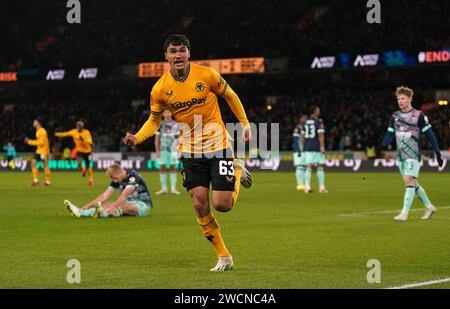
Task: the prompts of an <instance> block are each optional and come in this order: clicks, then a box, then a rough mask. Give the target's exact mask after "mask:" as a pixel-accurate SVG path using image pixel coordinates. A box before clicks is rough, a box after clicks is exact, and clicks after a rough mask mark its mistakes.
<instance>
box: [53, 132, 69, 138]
mask: <svg viewBox="0 0 450 309" xmlns="http://www.w3.org/2000/svg"><path fill="white" fill-rule="evenodd" d="M70 133H71V131H66V132H55V136H56V137H67V136H72V135H71V134H70Z"/></svg>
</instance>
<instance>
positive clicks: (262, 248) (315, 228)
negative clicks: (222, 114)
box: [0, 172, 450, 289]
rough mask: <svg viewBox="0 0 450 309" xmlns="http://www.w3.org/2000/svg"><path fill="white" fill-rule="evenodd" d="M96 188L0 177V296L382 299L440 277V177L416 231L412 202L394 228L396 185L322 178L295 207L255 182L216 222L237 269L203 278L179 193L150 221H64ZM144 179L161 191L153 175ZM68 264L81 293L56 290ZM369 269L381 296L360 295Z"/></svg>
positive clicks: (283, 191) (188, 210) (67, 179)
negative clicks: (233, 291)
mask: <svg viewBox="0 0 450 309" xmlns="http://www.w3.org/2000/svg"><path fill="white" fill-rule="evenodd" d="M95 176H96V185H95V186H94V187H88V186H87V184H86V179H84V178H81V177H80V174H79V173H54V174H53V186H52V187H50V188H46V187H42V186H41V187H36V188H32V187H30V186H29V183H30V179H31V175H30V174H29V173H1V174H0V183H1V186H0V288H215V289H222V288H382V287H392V286H400V285H404V284H408V283H413V282H425V281H430V280H436V279H442V278H449V277H450V249H449V244H450V233H449V231H450V193H449V192H450V191H449V183H450V175H449V174H437V173H435V174H426V173H423V174H421V177H420V180H421V183H422V185H423V186H424V187H425V189H426V190H427V192H428V194H429V196H430V198H431V200H432V201H433V203H434V204H435V205H436V206H437V207H438V208H439V207H440V209H439V212H438V213H437V214H436V216H435V217H433V218H432V220H430V221H422V220H420V217H421V216H422V214H423V208H422V206H421V204H420V202H419V201H418V200H417V199H416V200H415V201H414V205H413V208H412V209H413V211H412V212H411V213H410V220H409V221H407V222H394V221H393V220H392V218H393V217H394V216H395V215H397V214H398V212H399V211H400V208H401V206H402V200H403V192H404V190H403V185H402V181H401V178H400V176H399V175H398V174H370V173H368V174H332V173H328V174H326V181H327V186H328V188H329V191H330V193H329V194H318V193H313V194H310V195H305V194H304V193H303V192H299V191H296V190H295V184H294V179H295V177H294V174H293V173H262V172H261V173H254V175H253V179H254V185H253V187H252V188H251V189H249V190H246V189H243V188H242V189H241V195H240V197H239V200H238V202H237V204H236V206H235V208H234V209H233V210H232V211H231V212H229V213H226V214H222V213H218V214H216V216H217V218H218V220H219V222H220V224H221V227H222V235H223V237H224V239H225V241H226V243H227V245H228V248H229V250H230V251H231V253H232V254H233V256H234V260H235V269H234V270H233V271H230V272H227V273H210V272H209V271H208V270H209V268H211V267H212V266H214V265H215V262H216V257H215V253H214V251H213V248H212V247H211V245H210V244H209V242H208V241H207V240H206V239H205V238H204V237H203V236H202V234H201V232H200V229H199V227H198V226H197V224H196V221H195V217H194V212H193V210H192V206H191V202H190V200H189V198H188V196H187V195H186V194H185V192H184V190H182V187H181V185H179V187H178V188H179V190H180V191H183V194H182V195H181V196H153V201H154V203H155V208H154V209H153V211H152V213H151V215H150V216H148V217H141V218H131V217H123V218H118V219H97V220H94V219H86V218H85V219H75V218H74V217H71V216H70V215H69V213H68V212H67V211H66V209H64V208H63V200H64V199H70V200H71V201H73V202H74V203H76V204H78V205H82V204H83V203H84V202H87V201H88V200H90V199H91V198H93V197H95V196H96V195H97V194H98V193H100V192H102V191H103V190H104V189H105V188H106V186H107V185H108V183H109V181H108V179H107V178H106V176H105V175H104V174H103V173H97V174H96V175H95ZM144 178H145V179H146V180H147V182H148V184H149V186H150V188H151V191H152V193H154V192H155V191H157V190H158V189H159V177H158V174H157V173H144ZM179 178H180V177H179ZM179 181H180V179H179ZM313 185H314V186H313V188H314V189H316V190H317V186H316V178H315V175H314V176H313ZM70 259H78V260H79V261H80V263H81V283H80V284H68V283H67V281H66V274H67V271H68V270H69V268H67V267H66V263H67V261H68V260H70ZM370 259H377V260H379V261H380V263H381V283H380V284H369V283H367V280H366V275H367V272H368V271H369V269H368V268H367V265H366V264H367V261H368V260H370ZM425 287H426V288H449V287H450V283H448V282H447V283H441V284H434V285H429V286H425Z"/></svg>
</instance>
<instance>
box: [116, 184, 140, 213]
mask: <svg viewBox="0 0 450 309" xmlns="http://www.w3.org/2000/svg"><path fill="white" fill-rule="evenodd" d="M135 190H136V188H135V187H126V188H125V190H123V192H122V194H120V196H119V198H118V199H117V200H116V201H115V202H114V203H112V204H111V208H119V207H120V206H121V205H123V204H124V203H125V201H126V200H127V198H128V196H130V195H131V194H133V193H134V191H135Z"/></svg>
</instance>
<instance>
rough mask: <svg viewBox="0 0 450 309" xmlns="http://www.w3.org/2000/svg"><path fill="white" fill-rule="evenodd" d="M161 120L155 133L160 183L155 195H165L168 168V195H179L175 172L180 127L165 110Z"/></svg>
mask: <svg viewBox="0 0 450 309" xmlns="http://www.w3.org/2000/svg"><path fill="white" fill-rule="evenodd" d="M163 118H164V119H163V120H162V121H161V126H160V127H159V130H158V131H157V132H156V137H155V148H156V156H157V157H158V163H159V180H160V182H161V190H159V191H158V192H156V195H161V194H167V193H168V191H167V173H166V170H167V168H169V175H170V193H171V194H175V195H180V192H178V191H177V188H176V186H177V172H176V165H177V164H178V157H179V154H180V153H179V151H178V149H177V148H178V144H179V141H178V139H179V137H180V127H179V126H178V123H177V122H176V121H175V120H173V119H172V113H171V112H170V111H169V110H168V109H166V110H164V112H163Z"/></svg>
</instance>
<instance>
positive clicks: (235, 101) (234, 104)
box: [222, 86, 252, 142]
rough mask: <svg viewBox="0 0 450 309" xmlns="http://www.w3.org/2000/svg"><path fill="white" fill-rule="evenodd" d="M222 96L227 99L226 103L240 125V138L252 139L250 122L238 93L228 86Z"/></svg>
mask: <svg viewBox="0 0 450 309" xmlns="http://www.w3.org/2000/svg"><path fill="white" fill-rule="evenodd" d="M222 97H223V98H224V99H225V101H227V104H228V106H229V107H230V109H231V111H232V112H233V114H234V115H235V116H236V118H237V119H238V120H239V122H240V123H241V125H242V129H243V130H242V140H243V141H244V142H247V141H250V140H251V139H252V131H251V130H250V123H249V121H248V119H247V115H246V114H245V109H244V106H243V105H242V102H241V100H240V99H239V97H238V95H237V94H236V92H234V91H233V89H231V87H229V86H228V87H227V88H226V90H225V93H224V94H223V95H222Z"/></svg>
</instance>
